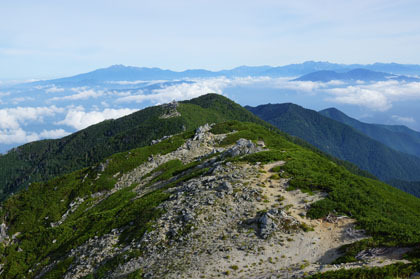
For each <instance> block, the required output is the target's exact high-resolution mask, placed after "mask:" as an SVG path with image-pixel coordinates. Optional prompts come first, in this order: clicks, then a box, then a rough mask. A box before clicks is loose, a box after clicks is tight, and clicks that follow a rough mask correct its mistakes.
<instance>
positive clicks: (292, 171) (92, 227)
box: [0, 122, 420, 278]
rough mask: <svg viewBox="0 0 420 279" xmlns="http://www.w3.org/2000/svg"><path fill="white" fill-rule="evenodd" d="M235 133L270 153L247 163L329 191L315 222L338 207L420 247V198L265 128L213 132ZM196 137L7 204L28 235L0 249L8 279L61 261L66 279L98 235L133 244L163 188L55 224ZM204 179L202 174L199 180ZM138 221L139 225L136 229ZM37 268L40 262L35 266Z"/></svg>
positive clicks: (78, 174) (392, 239) (390, 239)
mask: <svg viewBox="0 0 420 279" xmlns="http://www.w3.org/2000/svg"><path fill="white" fill-rule="evenodd" d="M233 130H236V131H238V132H237V133H234V134H232V135H231V136H229V137H228V138H226V140H225V141H224V142H223V143H222V144H230V143H233V142H235V141H236V140H237V139H239V138H249V139H252V140H257V139H258V140H264V141H265V143H266V144H267V146H268V147H269V148H270V150H271V151H269V152H261V153H257V154H253V155H249V156H246V157H245V158H242V159H241V160H246V161H249V162H256V161H259V162H269V161H272V160H286V162H287V163H286V164H285V166H284V167H283V171H285V173H283V175H286V176H290V177H292V180H291V182H290V185H291V187H299V188H301V189H303V190H308V191H316V190H323V191H326V192H328V193H329V196H328V198H326V199H325V200H322V201H320V202H317V203H316V204H315V205H314V206H313V207H312V209H311V211H310V215H311V216H312V217H321V216H323V215H325V214H327V213H328V212H330V211H333V210H335V211H337V212H342V213H345V214H348V215H351V216H353V217H355V218H356V219H358V220H359V224H360V226H361V227H363V228H365V229H366V230H367V232H368V233H369V234H370V235H372V236H373V238H374V239H375V241H377V242H378V243H382V244H388V245H411V244H416V243H419V242H420V200H419V199H417V198H415V197H413V196H411V195H408V194H405V193H403V192H401V191H399V190H397V189H395V188H393V187H391V186H388V185H386V184H384V183H382V182H379V181H377V180H373V179H369V178H366V177H360V176H357V175H355V174H353V173H351V172H349V171H348V170H346V169H345V168H344V167H342V166H340V165H338V164H336V163H334V162H332V161H331V160H329V159H328V158H327V157H325V156H323V155H322V154H320V153H318V152H316V151H313V150H311V149H308V148H305V147H302V146H299V145H297V144H295V143H293V142H291V141H289V140H288V139H287V137H284V136H282V135H279V134H277V133H274V132H272V131H270V130H269V129H267V128H264V127H262V126H260V125H257V124H252V123H241V122H227V123H221V124H218V125H216V126H215V127H214V128H213V131H214V132H215V133H222V132H227V131H233ZM190 136H192V133H191V132H185V133H183V134H181V135H178V136H175V137H172V138H170V139H168V140H165V141H163V142H161V143H159V144H157V145H153V146H147V147H142V148H138V149H135V150H131V151H130V152H123V153H118V154H115V155H113V156H111V158H110V159H111V160H110V163H109V166H108V167H107V169H106V170H105V172H104V173H103V174H102V175H101V177H100V179H99V180H96V179H95V178H96V177H97V170H96V168H85V169H82V170H79V171H75V172H73V173H71V174H67V175H64V176H61V177H58V178H55V179H53V180H50V181H48V182H45V183H35V184H33V185H31V186H30V187H29V188H28V189H27V190H24V191H22V192H20V193H18V194H16V195H14V196H12V197H11V198H9V199H8V200H7V201H6V202H5V203H4V204H3V208H2V212H1V216H0V218H2V219H5V220H6V223H7V224H8V225H9V226H10V229H9V234H10V235H12V234H14V233H16V232H21V235H19V236H18V237H17V238H18V240H19V241H18V243H16V244H14V245H11V246H7V247H3V246H2V245H0V247H1V248H0V249H1V250H2V251H0V252H1V253H0V255H2V256H0V261H1V262H2V263H3V264H4V269H5V271H4V275H5V276H6V277H7V278H21V277H23V276H24V275H25V276H28V277H31V275H28V270H29V269H32V270H33V273H36V272H39V271H40V270H41V268H42V267H43V266H46V265H48V264H49V263H51V261H53V260H54V259H61V260H63V261H62V262H61V264H60V265H58V266H57V267H56V268H54V269H53V270H52V271H51V272H50V273H49V274H50V275H51V278H60V276H61V275H62V272H64V271H65V270H66V268H67V267H68V266H69V265H70V264H71V262H72V259H71V258H63V256H64V255H66V253H67V252H68V251H70V250H71V249H72V248H74V247H76V246H77V245H80V244H82V243H83V242H85V241H86V240H87V239H89V238H91V237H93V236H95V235H96V236H101V235H103V234H105V233H108V232H110V231H111V230H112V229H113V228H124V229H125V230H124V233H123V235H122V238H121V239H120V241H121V242H125V243H128V242H130V241H131V240H132V239H138V238H140V237H141V236H142V235H143V233H144V232H145V231H146V230H147V229H148V228H149V227H150V224H151V222H153V220H154V219H155V218H156V217H158V216H159V214H160V211H159V210H157V209H156V206H157V205H158V204H159V203H161V202H162V201H164V200H165V199H166V198H167V194H165V193H164V192H163V191H162V190H158V191H155V192H152V193H150V194H148V195H147V196H145V197H143V198H140V199H136V200H134V201H133V200H132V198H133V197H134V195H135V194H134V193H133V192H132V191H131V188H126V189H124V190H120V191H118V192H116V193H114V194H113V195H111V196H110V197H108V198H107V199H105V200H103V201H102V202H100V203H99V204H98V205H97V206H95V207H92V208H90V209H88V210H87V208H88V207H89V206H90V205H92V203H93V202H94V200H95V198H93V197H90V198H87V199H86V200H85V201H84V202H83V203H82V204H81V205H80V206H79V208H78V210H76V211H75V212H74V213H73V214H71V215H70V216H69V217H68V218H67V220H66V221H65V222H64V223H63V224H62V225H60V226H58V227H54V228H52V227H51V226H50V222H56V221H58V220H59V219H60V218H61V216H62V214H64V212H65V211H66V210H67V208H69V204H70V203H71V202H72V201H73V200H74V199H75V198H76V197H89V196H90V194H92V193H95V192H99V191H102V190H106V189H109V188H111V187H112V186H113V184H114V183H115V178H114V175H115V174H117V173H118V172H127V171H129V170H131V169H133V168H134V167H136V166H137V165H139V164H140V163H142V162H144V161H146V160H147V158H148V156H149V155H151V154H157V153H166V152H170V151H172V150H174V149H176V148H177V147H178V146H180V145H181V144H182V142H183V141H184V139H186V138H188V137H190ZM193 167H194V166H193ZM160 170H164V171H165V172H166V174H168V175H170V174H172V173H175V172H180V171H182V170H185V167H184V166H182V164H179V162H172V161H171V162H169V163H168V164H167V165H166V166H164V167H161V168H160ZM279 171H280V170H279ZM165 172H164V173H163V174H161V177H162V178H167V177H168V176H167V175H166V174H165ZM200 174H201V172H199V171H195V172H193V174H192V175H200ZM86 175H87V176H86ZM192 175H190V177H191V176H192ZM85 177H86V178H85ZM84 178H85V179H84ZM184 179H187V177H184ZM46 217H48V218H46ZM131 222H133V225H130V223H131ZM53 240H55V243H53ZM19 251H21V252H19ZM140 254H141V249H139V250H136V251H134V252H132V253H131V254H130V255H126V256H127V257H128V258H130V257H134V256H136V255H140ZM127 257H125V258H124V257H116V258H114V259H113V260H111V261H109V262H108V263H107V264H106V265H105V266H102V267H101V268H100V269H99V271H98V272H99V273H97V274H94V275H92V276H93V277H97V278H100V274H102V273H101V272H106V270H109V269H110V268H112V266H113V265H117V264H118V262H120V261H124V260H127ZM36 263H40V265H38V266H35V264H36Z"/></svg>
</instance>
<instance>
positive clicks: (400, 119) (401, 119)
mask: <svg viewBox="0 0 420 279" xmlns="http://www.w3.org/2000/svg"><path fill="white" fill-rule="evenodd" d="M391 118H392V119H394V120H395V121H397V122H400V123H405V124H414V123H416V120H414V118H413V117H405V116H400V115H392V116H391Z"/></svg>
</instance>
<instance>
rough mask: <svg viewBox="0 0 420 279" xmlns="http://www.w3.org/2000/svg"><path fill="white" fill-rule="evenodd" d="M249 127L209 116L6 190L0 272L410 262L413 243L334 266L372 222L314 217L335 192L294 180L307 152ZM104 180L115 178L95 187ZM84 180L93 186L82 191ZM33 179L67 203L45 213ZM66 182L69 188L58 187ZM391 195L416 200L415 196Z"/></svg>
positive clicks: (120, 272)
mask: <svg viewBox="0 0 420 279" xmlns="http://www.w3.org/2000/svg"><path fill="white" fill-rule="evenodd" d="M248 125H250V124H240V123H227V124H221V125H216V126H213V125H208V124H206V125H204V126H201V127H199V128H198V129H197V130H196V131H195V133H193V134H189V133H184V134H182V135H174V136H169V137H166V138H165V139H164V140H162V141H156V142H154V144H153V145H152V146H149V147H147V148H143V149H139V150H133V151H129V152H127V153H121V154H117V155H115V156H113V157H111V158H109V159H107V160H105V161H104V162H103V163H101V164H99V165H97V166H95V167H92V168H89V169H85V170H82V171H80V172H77V173H76V174H75V175H74V177H76V179H75V180H74V181H73V180H69V179H70V178H61V179H58V180H54V181H52V182H50V183H49V184H48V183H46V184H42V185H33V186H31V187H30V188H29V190H28V191H24V192H22V193H21V194H20V195H16V196H14V197H12V198H11V199H9V200H8V201H7V202H6V203H5V205H4V208H3V211H2V218H3V224H2V226H1V234H2V239H1V241H2V245H1V246H2V248H1V249H2V251H3V255H2V256H1V257H0V261H1V269H0V274H1V276H3V277H4V278H14V277H16V278H20V277H22V276H25V277H28V278H216V277H220V276H224V277H226V278H301V277H304V276H308V275H310V274H314V273H318V272H324V271H328V270H337V269H344V268H347V269H352V268H360V267H363V266H384V265H388V264H395V263H396V262H403V263H410V262H409V261H408V260H403V258H402V256H403V255H404V254H406V253H407V252H408V251H411V250H412V245H407V243H406V245H404V246H401V247H395V248H392V247H388V248H384V247H383V246H381V245H376V246H375V247H367V248H366V249H361V250H360V251H358V253H357V255H356V261H354V262H352V263H345V264H341V265H334V264H332V263H333V262H334V261H335V260H336V259H337V258H339V257H340V256H342V255H343V250H342V249H340V247H342V245H344V244H351V243H359V241H360V240H363V239H367V238H368V236H369V235H370V234H372V229H369V228H367V230H366V231H365V230H363V229H361V228H360V224H359V226H356V223H357V220H356V219H352V218H349V217H347V216H345V215H342V214H343V213H342V212H343V210H339V209H338V207H337V209H336V210H335V209H334V210H331V211H330V212H329V214H328V215H325V216H323V217H322V218H313V215H314V214H313V213H311V210H314V209H315V210H316V208H317V206H316V205H317V204H319V203H320V202H322V201H325V200H327V199H329V198H331V197H332V196H334V194H333V193H332V192H331V191H330V190H327V189H326V188H324V190H322V189H316V188H313V189H312V190H311V191H309V192H308V191H305V193H304V192H302V191H301V190H299V189H296V188H293V183H292V182H293V181H297V180H298V179H299V175H298V174H293V175H291V174H292V169H290V168H287V166H289V165H293V164H294V163H293V160H296V159H298V156H297V153H296V154H295V153H294V150H300V149H302V148H301V147H298V146H296V145H294V144H292V143H290V142H288V141H286V140H284V139H281V137H280V136H275V135H271V133H270V132H269V131H267V130H264V129H263V128H258V127H257V126H255V127H254V126H253V127H254V130H253V129H251V128H249V129H248V128H247V127H248ZM237 129H239V131H238V130H237ZM255 129H259V130H255ZM256 131H260V133H258V134H259V135H257V133H256ZM268 135H271V136H268ZM178 139H182V140H180V141H179V142H178V141H177V140H178ZM169 143H172V145H171V148H170V149H168V148H167V147H165V146H166V145H168V144H169ZM174 143H177V144H176V145H177V146H174ZM150 150H155V151H150ZM308 152H309V151H308ZM136 156H137V157H136ZM311 156H312V155H311ZM132 157H133V158H135V160H132V159H131V158H132ZM141 158H143V159H141ZM267 158H268V159H267ZM127 162H130V168H128V167H127V166H125V165H124V164H128V163H127ZM117 163H118V164H117ZM309 163H310V164H317V163H316V160H315V159H314V161H312V162H311V161H309ZM328 164H334V163H332V162H330V163H328ZM331 168H332V166H331ZM343 171H344V170H343ZM323 175H325V176H328V173H324V174H323ZM342 175H343V174H342ZM348 175H350V174H348ZM71 179H73V178H71ZM107 179H108V180H109V181H112V183H111V184H110V185H111V186H108V187H102V188H101V187H99V186H95V185H97V184H106V183H107V181H108V180H107ZM63 181H65V183H66V184H63V183H64V182H63ZM69 181H71V182H69ZM375 183H376V182H375ZM378 183H379V182H378ZM70 184H71V185H72V186H68V185H70ZM85 186H86V187H87V188H89V191H87V192H83V191H82V190H81V189H83V187H85ZM302 186H303V184H302ZM320 186H321V184H320ZM371 186H372V185H371ZM385 186H386V185H385ZM385 186H384V187H385ZM37 187H40V188H42V187H44V188H43V189H42V191H41V192H42V195H45V201H47V200H48V201H49V202H51V203H52V204H55V202H54V201H55V200H57V203H58V204H62V206H61V207H59V208H53V209H51V210H50V209H49V208H48V207H47V208H46V206H45V204H43V203H42V202H35V201H33V200H31V199H33V198H34V197H33V196H34V194H35V192H31V191H37ZM66 187H70V189H71V190H69V191H64V190H63V191H64V192H63V193H61V192H60V191H61V189H65V188H66ZM95 187H96V188H95ZM97 187H99V188H97ZM372 187H373V186H372ZM389 188H390V187H389ZM92 189H97V190H92ZM387 190H389V191H391V192H392V193H393V191H397V190H394V189H387ZM59 192H60V193H59ZM398 194H401V195H402V197H403V198H407V199H409V200H408V202H407V201H403V203H404V202H407V203H409V202H414V203H415V206H417V208H418V207H420V202H419V201H418V200H417V199H415V200H411V199H413V198H412V197H406V196H404V193H402V192H401V193H400V192H398ZM40 195H41V194H40ZM156 200H157V202H155V201H156ZM390 204H391V205H390V206H391V207H392V206H393V205H392V203H390ZM149 205H150V206H149ZM28 207H29V208H30V211H28V210H27V208H28ZM321 208H322V206H321ZM348 210H349V212H352V211H351V208H350V207H349V209H348ZM372 210H373V211H374V210H375V209H374V208H373V209H372ZM34 212H36V213H34ZM108 213H109V215H108ZM123 213H124V214H123ZM31 214H33V215H31ZM350 214H351V213H350ZM350 214H347V215H348V216H350ZM397 214H399V212H397ZM406 216H408V215H406ZM309 217H311V218H309ZM382 217H383V216H381V218H382ZM407 218H409V220H411V219H410V217H407ZM418 220H419V219H416V220H413V221H412V222H414V225H413V224H411V223H410V222H408V223H407V224H404V226H406V227H407V228H409V227H410V226H416V224H417V223H418V222H417V221H418ZM374 222H377V220H374ZM396 222H397V223H398V222H399V221H398V220H396ZM404 222H406V221H404ZM416 222H417V223H416ZM413 231H414V233H413V234H414V238H415V239H420V236H419V235H418V233H416V232H415V231H416V229H415V228H413ZM414 241H417V240H414ZM412 242H413V241H412ZM43 246H45V247H43ZM41 247H43V248H41ZM37 249H38V250H37Z"/></svg>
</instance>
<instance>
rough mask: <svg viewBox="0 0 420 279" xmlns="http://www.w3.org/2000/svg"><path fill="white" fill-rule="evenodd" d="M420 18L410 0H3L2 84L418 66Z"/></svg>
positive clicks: (0, 37) (419, 10) (418, 9)
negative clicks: (302, 67) (293, 66)
mask: <svg viewBox="0 0 420 279" xmlns="http://www.w3.org/2000/svg"><path fill="white" fill-rule="evenodd" d="M419 14H420V4H419V2H418V1H411V0H402V1H395V0H393V1H387V0H381V1H379V0H364V1H359V0H357V1H351V0H350V1H349V0H346V1H342V0H317V1H314V0H310V1H309V0H301V1H290V0H288V1H281V0H280V1H279V0H276V1H268V0H260V1H248V0H242V1H226V0H225V1H219V0H212V1H200V0H191V1H187V0H181V1H161V0H155V1H128V0H119V1H107V0H101V1H92V0H84V1H81V0H73V1H51V0H43V1H33V0H31V1H27V0H20V1H2V4H1V6H0V15H1V16H0V80H10V79H30V78H53V77H60V76H67V75H72V74H77V73H80V72H86V71H90V70H93V69H96V68H100V67H107V66H109V65H112V64H126V65H134V66H147V67H161V68H170V69H174V70H183V69H187V68H207V69H214V70H215V69H222V68H231V67H235V66H239V65H264V64H268V65H284V64H289V63H300V62H303V61H305V60H321V61H330V62H338V63H372V62H377V61H379V62H399V63H418V64H420V52H419V51H418V46H419V45H420V17H419V16H418V15H419Z"/></svg>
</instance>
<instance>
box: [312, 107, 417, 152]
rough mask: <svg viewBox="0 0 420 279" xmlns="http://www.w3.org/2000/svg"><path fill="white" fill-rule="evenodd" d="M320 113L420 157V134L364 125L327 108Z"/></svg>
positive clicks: (340, 112) (375, 125) (396, 128)
mask: <svg viewBox="0 0 420 279" xmlns="http://www.w3.org/2000/svg"><path fill="white" fill-rule="evenodd" d="M319 113H320V114H322V115H324V116H327V117H329V118H331V119H334V120H336V121H339V122H341V123H344V124H347V125H349V126H351V127H353V128H355V129H356V130H358V131H360V132H362V133H363V134H365V135H367V136H369V137H370V138H372V139H374V140H377V141H379V142H382V143H383V144H385V145H387V146H389V147H391V148H393V149H395V150H398V151H401V152H404V153H407V154H412V155H416V156H417V157H420V132H417V131H414V130H411V129H410V128H408V127H406V126H404V125H385V124H370V123H364V122H361V121H359V120H357V119H354V118H352V117H349V116H348V115H346V114H345V113H343V112H342V111H340V110H338V109H336V108H327V109H324V110H321V111H319Z"/></svg>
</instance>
